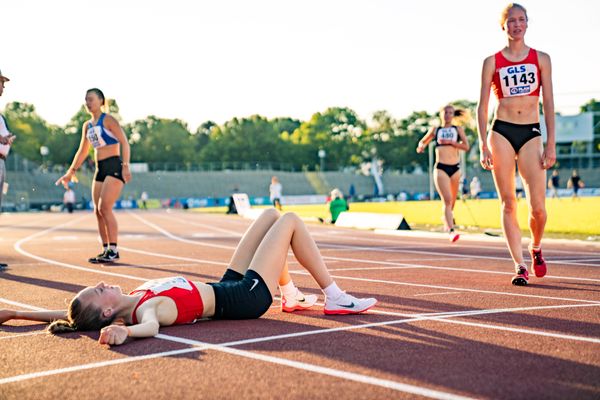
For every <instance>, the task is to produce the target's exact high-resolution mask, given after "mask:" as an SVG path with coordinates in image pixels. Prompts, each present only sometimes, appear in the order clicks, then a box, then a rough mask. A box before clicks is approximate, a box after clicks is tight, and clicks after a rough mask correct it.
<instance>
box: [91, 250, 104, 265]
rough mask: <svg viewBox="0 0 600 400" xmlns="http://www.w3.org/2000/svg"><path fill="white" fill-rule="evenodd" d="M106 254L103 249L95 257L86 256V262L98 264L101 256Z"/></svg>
mask: <svg viewBox="0 0 600 400" xmlns="http://www.w3.org/2000/svg"><path fill="white" fill-rule="evenodd" d="M105 254H106V250H104V251H103V252H102V253H100V254H98V255H97V256H96V257H92V258H88V262H90V263H92V264H98V263H99V262H101V261H100V259H101V258H102V257H104V255H105Z"/></svg>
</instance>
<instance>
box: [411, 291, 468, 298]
mask: <svg viewBox="0 0 600 400" xmlns="http://www.w3.org/2000/svg"><path fill="white" fill-rule="evenodd" d="M441 294H460V292H437V293H420V294H415V295H413V296H415V297H417V296H438V295H441Z"/></svg>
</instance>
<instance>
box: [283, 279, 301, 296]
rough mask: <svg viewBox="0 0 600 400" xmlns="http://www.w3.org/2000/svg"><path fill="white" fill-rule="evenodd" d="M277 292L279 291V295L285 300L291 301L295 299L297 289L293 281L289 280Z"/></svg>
mask: <svg viewBox="0 0 600 400" xmlns="http://www.w3.org/2000/svg"><path fill="white" fill-rule="evenodd" d="M279 290H281V295H282V296H283V297H285V298H286V299H293V298H294V297H296V293H297V292H299V290H298V288H297V287H296V286H295V285H294V281H292V280H290V281H289V282H288V283H286V284H285V285H283V286H281V285H280V286H279Z"/></svg>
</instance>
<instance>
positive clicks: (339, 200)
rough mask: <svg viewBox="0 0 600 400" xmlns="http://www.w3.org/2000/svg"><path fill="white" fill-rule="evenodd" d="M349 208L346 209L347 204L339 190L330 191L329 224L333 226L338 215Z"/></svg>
mask: <svg viewBox="0 0 600 400" xmlns="http://www.w3.org/2000/svg"><path fill="white" fill-rule="evenodd" d="M349 209H350V207H348V203H347V202H346V200H345V199H344V194H343V193H342V191H341V190H340V189H337V188H336V189H333V190H332V191H331V202H330V203H329V212H330V213H331V223H332V224H335V221H337V219H338V217H339V215H340V214H341V213H342V212H344V211H348V210H349Z"/></svg>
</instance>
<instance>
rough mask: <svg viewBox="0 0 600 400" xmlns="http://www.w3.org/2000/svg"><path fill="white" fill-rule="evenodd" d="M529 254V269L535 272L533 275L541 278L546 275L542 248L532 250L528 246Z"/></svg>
mask: <svg viewBox="0 0 600 400" xmlns="http://www.w3.org/2000/svg"><path fill="white" fill-rule="evenodd" d="M529 254H530V255H531V269H532V270H533V272H535V276H536V277H538V278H543V277H544V275H546V270H547V268H546V261H545V260H544V257H542V249H539V250H533V249H532V248H531V247H530V248H529Z"/></svg>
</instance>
